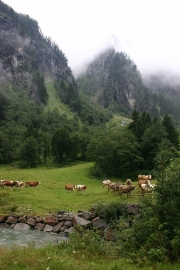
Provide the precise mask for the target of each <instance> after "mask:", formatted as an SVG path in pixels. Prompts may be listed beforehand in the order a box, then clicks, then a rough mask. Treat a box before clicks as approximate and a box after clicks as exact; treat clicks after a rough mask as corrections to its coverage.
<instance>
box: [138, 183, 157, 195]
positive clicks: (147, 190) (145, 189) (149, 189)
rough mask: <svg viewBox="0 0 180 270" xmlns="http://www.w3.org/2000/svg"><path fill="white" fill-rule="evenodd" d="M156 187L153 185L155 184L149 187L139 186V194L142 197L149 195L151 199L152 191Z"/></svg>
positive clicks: (145, 185)
mask: <svg viewBox="0 0 180 270" xmlns="http://www.w3.org/2000/svg"><path fill="white" fill-rule="evenodd" d="M156 187H157V185H155V184H150V185H147V184H141V187H140V193H141V195H143V196H144V194H145V193H150V194H151V195H152V198H153V195H154V190H155V188H156Z"/></svg>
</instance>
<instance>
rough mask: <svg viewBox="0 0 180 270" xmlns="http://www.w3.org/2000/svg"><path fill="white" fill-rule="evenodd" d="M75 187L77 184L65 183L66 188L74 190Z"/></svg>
mask: <svg viewBox="0 0 180 270" xmlns="http://www.w3.org/2000/svg"><path fill="white" fill-rule="evenodd" d="M74 189H75V185H71V184H68V185H65V190H68V191H73V190H74Z"/></svg>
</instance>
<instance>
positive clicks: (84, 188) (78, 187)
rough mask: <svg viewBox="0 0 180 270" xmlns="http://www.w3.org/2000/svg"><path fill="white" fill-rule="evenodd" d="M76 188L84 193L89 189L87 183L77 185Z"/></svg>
mask: <svg viewBox="0 0 180 270" xmlns="http://www.w3.org/2000/svg"><path fill="white" fill-rule="evenodd" d="M75 188H76V189H77V193H78V192H79V191H82V193H84V192H85V190H86V189H87V186H86V185H76V186H75Z"/></svg>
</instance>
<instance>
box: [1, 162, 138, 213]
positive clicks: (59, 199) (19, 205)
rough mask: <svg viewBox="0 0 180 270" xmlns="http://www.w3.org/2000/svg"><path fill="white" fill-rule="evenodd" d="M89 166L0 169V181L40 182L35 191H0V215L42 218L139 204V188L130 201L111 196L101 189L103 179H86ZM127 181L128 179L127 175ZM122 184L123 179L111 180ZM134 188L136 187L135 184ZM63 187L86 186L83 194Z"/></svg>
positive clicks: (81, 164) (25, 189)
mask: <svg viewBox="0 0 180 270" xmlns="http://www.w3.org/2000/svg"><path fill="white" fill-rule="evenodd" d="M91 166H92V163H80V164H77V165H74V166H71V167H64V168H51V167H42V168H35V169H24V170H23V169H19V168H17V167H14V166H1V167H0V175H1V178H0V179H6V180H19V181H23V182H24V183H25V181H40V183H41V184H40V185H38V186H37V187H35V188H32V187H28V188H26V187H24V189H23V190H21V189H20V188H14V189H13V191H11V190H10V188H9V187H5V188H4V189H2V188H0V213H1V214H7V213H8V214H9V213H11V212H12V211H13V212H15V213H17V214H27V213H28V214H31V215H39V216H44V215H46V214H47V213H55V212H57V211H58V210H62V209H64V210H66V211H72V212H77V211H78V210H85V211H87V210H89V208H90V207H91V206H93V205H94V204H96V203H109V202H113V201H119V200H121V201H122V202H126V201H128V202H134V203H135V202H138V199H139V197H138V196H137V195H138V188H136V190H135V191H133V192H132V195H131V198H128V199H127V198H126V195H125V194H123V195H122V197H121V198H120V196H119V195H117V194H114V193H113V192H112V190H110V192H109V193H108V191H107V187H105V188H102V186H101V182H102V180H104V179H93V178H90V177H88V172H89V168H90V167H91ZM127 177H128V175H127ZM110 180H111V181H118V182H122V181H125V180H126V179H113V178H111V179H110ZM132 180H134V184H135V185H136V186H137V180H136V179H132ZM66 184H75V185H77V184H85V185H87V190H86V192H85V194H82V193H80V192H79V193H77V192H76V190H75V191H73V192H68V191H65V189H64V186H65V185H66Z"/></svg>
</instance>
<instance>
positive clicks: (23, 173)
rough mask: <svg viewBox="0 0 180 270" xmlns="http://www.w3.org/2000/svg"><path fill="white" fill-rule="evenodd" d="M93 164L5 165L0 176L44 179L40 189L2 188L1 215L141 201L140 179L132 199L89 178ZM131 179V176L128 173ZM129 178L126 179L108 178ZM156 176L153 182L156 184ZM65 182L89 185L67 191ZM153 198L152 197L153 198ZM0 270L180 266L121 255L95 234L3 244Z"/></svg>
mask: <svg viewBox="0 0 180 270" xmlns="http://www.w3.org/2000/svg"><path fill="white" fill-rule="evenodd" d="M92 165H93V164H92V163H79V164H76V165H73V166H70V167H61V168H54V167H39V168H35V169H19V168H17V167H16V166H1V167H0V174H1V179H2V180H3V179H7V180H19V181H23V182H24V183H25V182H26V181H40V182H41V184H40V185H38V186H37V187H35V188H34V187H28V188H26V187H24V189H23V190H21V189H20V188H13V190H12V191H11V189H10V188H9V187H5V188H4V189H3V188H2V187H0V214H11V213H16V214H19V215H22V214H27V215H30V216H31V215H39V216H45V215H47V214H49V213H56V212H57V211H59V210H62V209H63V210H66V211H72V212H74V213H75V212H77V211H78V210H85V211H86V210H87V211H88V210H89V209H90V208H91V206H93V205H95V204H97V203H110V202H119V201H122V202H123V203H124V202H134V203H136V202H138V201H139V196H138V188H137V179H132V180H134V181H133V182H134V184H135V185H136V190H135V191H133V192H132V194H131V197H130V198H128V199H127V198H126V195H125V194H123V195H122V197H121V198H120V196H119V195H118V194H114V193H113V192H112V190H110V192H109V193H108V191H107V187H105V188H102V186H101V182H102V180H104V179H93V178H90V177H89V169H90V167H91V166H92ZM127 177H128V175H127ZM110 180H112V181H119V182H122V181H123V182H125V180H126V179H110ZM154 181H155V180H153V181H152V182H154ZM66 184H75V185H76V184H85V185H87V190H86V191H85V193H84V194H82V193H80V192H79V193H77V191H76V190H75V191H73V192H68V191H65V189H64V186H65V185H66ZM149 198H150V199H151V197H150V196H149ZM0 269H6V270H12V269H13V270H14V269H17V270H20V269H23V270H28V269H30V270H32V269H33V270H47V269H48V270H67V269H72V270H77V269H78V270H85V269H86V270H91V269H93V270H138V269H142V270H169V269H171V270H178V269H179V264H173V265H172V264H169V263H162V264H161V263H157V264H156V263H153V264H152V265H151V264H149V262H148V263H147V264H145V265H144V264H141V258H139V263H138V264H134V263H133V261H132V260H131V259H130V258H128V257H123V256H122V255H121V250H120V247H118V246H116V245H114V244H113V243H111V242H105V241H104V240H103V239H102V238H101V237H100V236H98V235H97V233H93V232H89V235H88V234H87V235H85V236H83V237H82V236H79V235H74V237H72V238H71V240H70V242H67V243H65V242H62V243H59V244H56V245H51V246H50V245H48V246H46V247H42V248H35V247H34V246H33V243H31V244H29V246H28V247H18V246H14V247H11V248H4V247H3V248H2V247H0Z"/></svg>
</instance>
